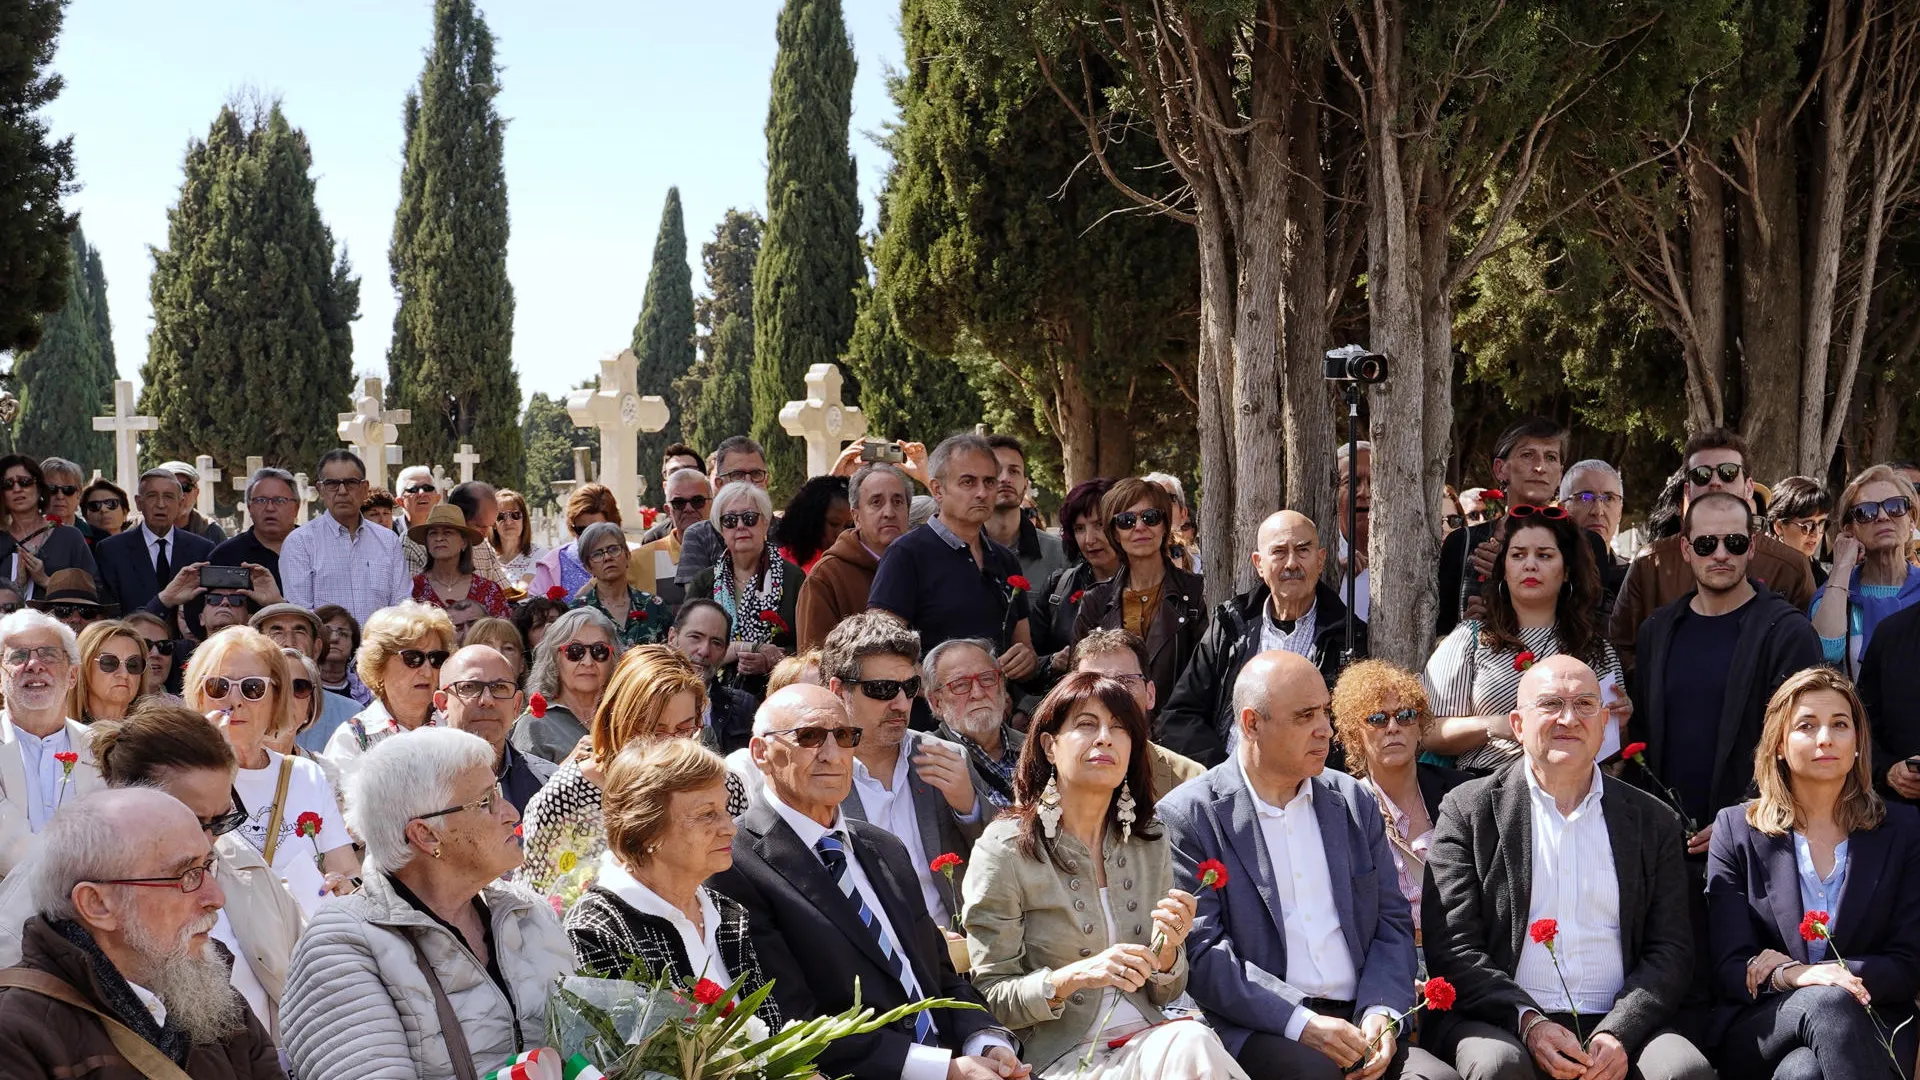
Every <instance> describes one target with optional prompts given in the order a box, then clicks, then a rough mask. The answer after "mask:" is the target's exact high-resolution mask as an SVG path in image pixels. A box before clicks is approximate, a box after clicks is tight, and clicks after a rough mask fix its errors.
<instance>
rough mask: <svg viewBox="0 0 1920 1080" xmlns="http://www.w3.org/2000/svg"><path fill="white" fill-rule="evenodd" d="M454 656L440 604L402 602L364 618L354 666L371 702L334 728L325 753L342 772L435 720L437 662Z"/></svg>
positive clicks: (450, 626) (448, 621) (450, 630)
mask: <svg viewBox="0 0 1920 1080" xmlns="http://www.w3.org/2000/svg"><path fill="white" fill-rule="evenodd" d="M452 654H453V620H452V619H449V618H448V617H447V613H446V611H445V610H444V609H442V608H437V607H434V606H433V605H431V604H422V603H419V602H418V601H414V600H406V601H402V602H401V603H398V604H395V605H393V606H392V607H385V608H381V609H380V610H379V611H376V612H374V613H373V614H371V615H369V616H367V623H366V625H365V626H363V627H361V628H360V651H359V652H358V653H356V654H354V658H353V664H354V668H355V669H356V670H358V672H359V673H360V681H361V682H363V683H365V684H366V686H367V689H369V690H371V691H373V704H371V705H368V706H367V707H366V708H365V709H363V710H361V711H360V713H359V715H357V716H354V717H353V718H352V719H350V720H348V721H347V722H346V723H344V724H341V725H340V726H339V727H338V728H335V729H334V732H333V736H332V737H331V738H329V739H328V740H327V750H326V756H327V757H328V759H329V760H331V761H332V762H333V763H334V764H336V765H338V766H340V768H341V770H342V771H344V772H349V773H350V772H352V771H353V762H354V761H355V760H356V759H357V758H359V757H360V755H362V754H364V753H366V752H367V751H368V750H369V749H371V748H372V747H374V746H375V745H377V744H379V743H380V742H381V741H383V740H386V739H390V738H392V737H393V736H395V735H398V734H400V733H401V732H403V731H412V730H414V729H415V728H419V727H424V726H426V725H428V724H431V723H433V722H434V720H433V692H434V691H435V690H438V689H440V665H441V664H444V663H446V662H447V657H448V656H451V655H452Z"/></svg>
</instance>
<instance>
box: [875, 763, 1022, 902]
mask: <svg viewBox="0 0 1920 1080" xmlns="http://www.w3.org/2000/svg"><path fill="white" fill-rule="evenodd" d="M926 737H927V736H926V735H925V734H924V733H923V732H918V731H909V732H907V737H906V738H905V739H903V740H901V742H900V752H901V753H902V754H905V755H906V756H907V757H908V758H912V757H913V755H915V754H917V753H919V752H920V749H919V748H920V740H921V739H924V738H926ZM955 749H958V747H956V748H955ZM968 775H972V774H971V772H969V774H968ZM907 784H908V785H909V787H911V789H912V791H913V819H914V821H916V822H918V823H919V825H920V846H921V847H922V848H924V849H925V850H926V853H927V861H928V862H929V863H931V862H932V861H933V860H934V859H937V858H939V857H940V856H941V855H943V854H945V853H947V852H949V851H951V852H953V853H954V854H955V855H958V856H960V859H961V863H960V866H959V868H958V869H956V870H954V872H953V883H952V884H951V885H949V884H948V883H947V876H946V875H945V874H936V873H934V872H933V870H932V869H931V867H929V866H916V867H914V868H913V872H914V874H915V875H916V876H917V877H919V879H920V880H921V881H927V880H928V879H931V880H932V881H933V887H934V889H935V890H936V891H937V892H938V893H939V894H940V902H941V903H943V904H945V905H946V906H947V910H948V911H950V912H955V913H958V912H959V910H960V898H959V896H958V895H957V894H958V892H959V888H960V883H961V882H962V881H964V880H965V879H966V876H967V863H968V862H969V861H971V859H972V855H973V842H974V841H975V840H977V839H979V837H980V832H981V830H982V829H985V828H986V827H987V821H988V819H990V818H991V817H992V816H993V815H992V807H993V804H992V803H990V802H988V801H987V798H986V796H984V795H982V794H980V783H979V781H978V780H977V779H976V780H975V781H974V786H973V797H974V800H975V801H976V802H977V803H978V804H979V807H980V816H979V817H977V818H975V819H974V821H973V822H972V824H964V823H962V822H961V820H960V815H958V814H956V813H954V812H953V807H951V806H948V805H947V797H946V796H945V795H942V794H941V793H940V789H939V788H937V787H934V786H933V785H932V784H929V783H927V782H926V781H925V780H922V779H920V772H919V770H917V769H915V768H914V767H913V766H912V765H911V764H909V765H908V766H907ZM840 813H841V814H843V815H845V816H846V817H847V818H848V819H850V820H852V821H865V820H867V808H866V807H864V806H862V805H860V792H859V791H858V790H857V789H853V790H849V791H848V792H847V797H846V799H845V800H843V801H842V802H841V803H840Z"/></svg>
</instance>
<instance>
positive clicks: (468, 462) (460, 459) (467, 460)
mask: <svg viewBox="0 0 1920 1080" xmlns="http://www.w3.org/2000/svg"><path fill="white" fill-rule="evenodd" d="M453 462H454V464H456V465H458V466H460V482H461V483H463V484H471V483H473V467H474V466H475V465H478V464H480V455H479V454H476V453H474V452H473V444H472V443H461V444H460V452H459V453H457V454H455V455H453Z"/></svg>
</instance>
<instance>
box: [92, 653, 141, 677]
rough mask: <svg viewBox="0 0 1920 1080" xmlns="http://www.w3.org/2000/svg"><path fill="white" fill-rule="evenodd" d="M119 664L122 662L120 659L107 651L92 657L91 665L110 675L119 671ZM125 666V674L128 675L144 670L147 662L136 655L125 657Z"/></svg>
mask: <svg viewBox="0 0 1920 1080" xmlns="http://www.w3.org/2000/svg"><path fill="white" fill-rule="evenodd" d="M121 664H122V661H121V659H120V658H119V657H117V656H113V655H111V654H107V653H102V654H101V655H99V656H96V657H94V658H93V666H95V667H97V668H99V669H100V670H101V671H104V672H106V673H107V674H108V675H112V674H114V673H115V672H117V671H119V670H120V668H121ZM125 666H126V669H127V674H129V675H138V674H140V673H141V672H144V671H146V670H147V662H146V661H145V660H143V659H141V658H140V657H138V656H129V657H127V659H126V661H125Z"/></svg>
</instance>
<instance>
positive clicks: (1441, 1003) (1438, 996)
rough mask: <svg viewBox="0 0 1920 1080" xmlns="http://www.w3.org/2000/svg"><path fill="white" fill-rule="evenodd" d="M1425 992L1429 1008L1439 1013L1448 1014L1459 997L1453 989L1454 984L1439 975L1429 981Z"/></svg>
mask: <svg viewBox="0 0 1920 1080" xmlns="http://www.w3.org/2000/svg"><path fill="white" fill-rule="evenodd" d="M1423 992H1424V993H1425V994H1426V996H1427V1008H1429V1009H1434V1010H1436V1011H1439V1012H1446V1011H1447V1010H1448V1009H1451V1008H1453V1001H1454V998H1455V997H1456V996H1457V995H1456V992H1455V991H1454V989H1453V984H1452V983H1450V982H1448V981H1447V980H1445V979H1443V978H1441V977H1440V976H1438V975H1435V976H1434V977H1433V978H1431V979H1428V980H1427V985H1426V988H1425V990H1424V991H1423Z"/></svg>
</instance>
